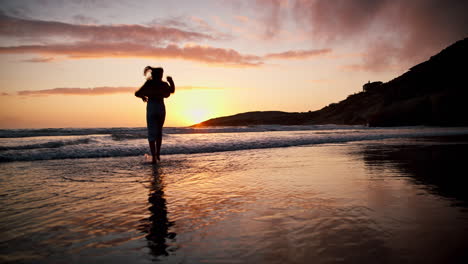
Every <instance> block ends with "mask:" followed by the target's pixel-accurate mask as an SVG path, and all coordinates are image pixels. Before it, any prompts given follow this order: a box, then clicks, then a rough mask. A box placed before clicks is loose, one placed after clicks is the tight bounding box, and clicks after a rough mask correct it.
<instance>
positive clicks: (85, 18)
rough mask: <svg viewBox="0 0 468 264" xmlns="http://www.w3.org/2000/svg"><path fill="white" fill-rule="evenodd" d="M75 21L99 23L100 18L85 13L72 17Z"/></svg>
mask: <svg viewBox="0 0 468 264" xmlns="http://www.w3.org/2000/svg"><path fill="white" fill-rule="evenodd" d="M72 19H73V21H74V22H75V23H77V24H85V25H86V24H97V23H99V20H98V19H96V18H94V17H89V16H85V15H74V16H73V17H72Z"/></svg>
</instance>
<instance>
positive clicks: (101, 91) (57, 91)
mask: <svg viewBox="0 0 468 264" xmlns="http://www.w3.org/2000/svg"><path fill="white" fill-rule="evenodd" d="M136 90H137V88H136V87H95V88H53V89H46V90H23V91H19V92H18V95H22V96H40V95H109V94H117V93H131V92H135V91H136Z"/></svg>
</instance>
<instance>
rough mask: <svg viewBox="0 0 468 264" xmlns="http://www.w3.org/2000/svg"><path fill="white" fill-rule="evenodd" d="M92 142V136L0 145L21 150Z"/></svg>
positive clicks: (0, 147) (2, 148)
mask: <svg viewBox="0 0 468 264" xmlns="http://www.w3.org/2000/svg"><path fill="white" fill-rule="evenodd" d="M90 142H91V139H90V138H81V139H76V140H56V141H48V142H44V143H36V144H27V145H15V146H0V151H5V150H20V149H24V150H26V149H40V148H60V147H64V146H70V145H78V144H88V143H90Z"/></svg>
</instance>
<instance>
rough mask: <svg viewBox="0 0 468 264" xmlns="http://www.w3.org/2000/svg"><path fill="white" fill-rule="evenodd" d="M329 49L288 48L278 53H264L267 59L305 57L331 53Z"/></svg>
mask: <svg viewBox="0 0 468 264" xmlns="http://www.w3.org/2000/svg"><path fill="white" fill-rule="evenodd" d="M331 52H332V50H331V49H316V50H289V51H285V52H280V53H270V54H267V55H265V58H267V59H305V58H310V57H314V56H319V55H324V54H328V53H331Z"/></svg>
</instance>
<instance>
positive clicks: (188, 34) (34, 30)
mask: <svg viewBox="0 0 468 264" xmlns="http://www.w3.org/2000/svg"><path fill="white" fill-rule="evenodd" d="M0 36H1V37H5V38H6V37H9V38H25V39H28V40H34V39H36V40H41V41H43V40H44V39H49V40H50V41H53V40H54V39H57V38H58V39H61V40H64V39H67V40H79V41H90V40H95V41H105V42H122V41H131V42H136V43H151V44H153V45H154V44H156V43H159V44H164V43H168V42H182V41H200V40H212V39H213V37H212V36H211V35H208V34H203V33H199V32H194V31H186V30H181V29H177V28H174V27H167V26H157V25H154V26H142V25H136V24H130V25H128V24H121V25H81V24H70V23H63V22H57V21H43V20H32V19H22V18H14V17H10V16H7V15H4V14H0Z"/></svg>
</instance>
